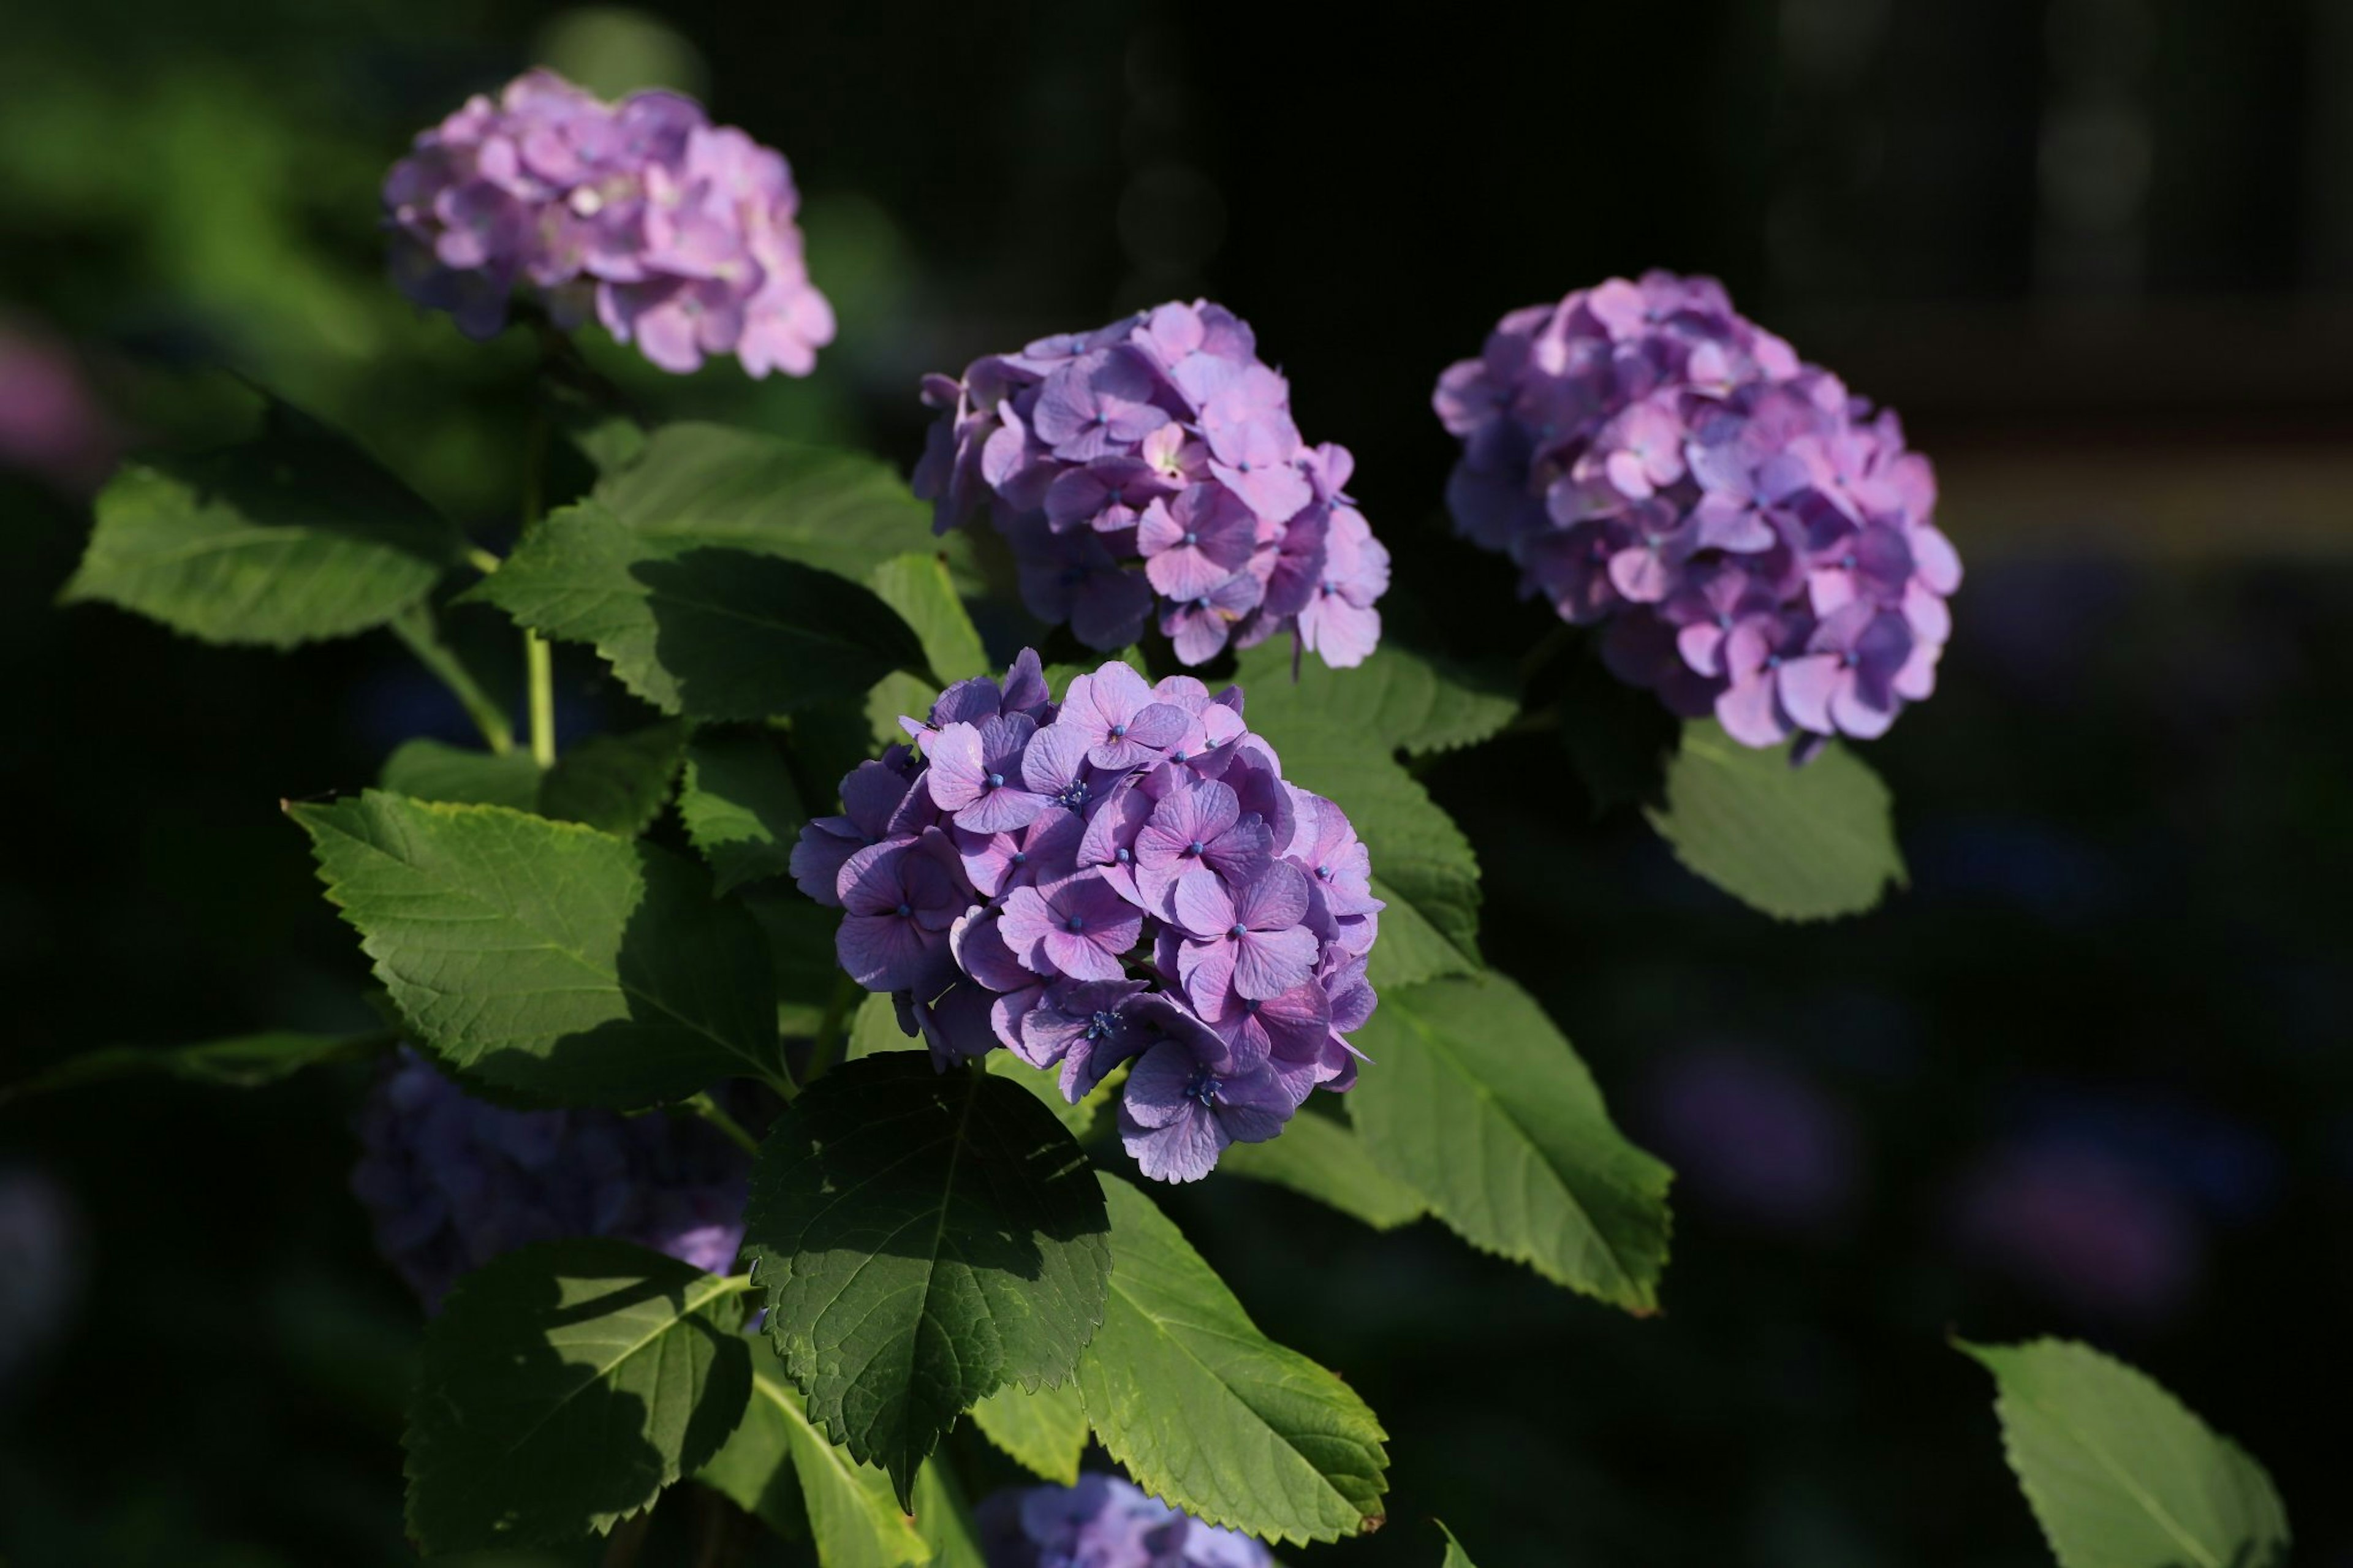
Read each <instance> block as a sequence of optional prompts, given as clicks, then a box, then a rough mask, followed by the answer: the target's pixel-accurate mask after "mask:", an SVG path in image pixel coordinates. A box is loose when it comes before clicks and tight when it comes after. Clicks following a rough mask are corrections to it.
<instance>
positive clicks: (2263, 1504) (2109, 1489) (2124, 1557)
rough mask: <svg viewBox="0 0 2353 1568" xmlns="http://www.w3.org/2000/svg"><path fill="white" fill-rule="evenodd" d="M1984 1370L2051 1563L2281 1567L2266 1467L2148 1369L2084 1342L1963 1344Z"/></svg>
mask: <svg viewBox="0 0 2353 1568" xmlns="http://www.w3.org/2000/svg"><path fill="white" fill-rule="evenodd" d="M1959 1348H1960V1349H1961V1350H1963V1351H1964V1352H1967V1353H1968V1354H1969V1355H1972V1356H1974V1357H1976V1358H1977V1359H1978V1361H1979V1362H1981V1363H1984V1364H1985V1366H1986V1368H1987V1369H1988V1370H1989V1371H1990V1372H1991V1373H1993V1376H1994V1384H1995V1385H1996V1387H1997V1388H1998V1389H1999V1390H2000V1397H1999V1398H1998V1399H1997V1400H1996V1401H1995V1404H1994V1409H1995V1411H1996V1412H1997V1413H1998V1414H1999V1415H2000V1417H2001V1433H2002V1442H2003V1446H2004V1447H2005V1448H2006V1449H2007V1450H2008V1452H2009V1455H2010V1468H2011V1469H2013V1470H2015V1471H2017V1472H2018V1480H2019V1485H2020V1486H2021V1487H2022V1488H2023V1489H2025V1492H2026V1500H2027V1502H2028V1503H2029V1504H2030V1505H2031V1506H2032V1508H2033V1510H2034V1517H2035V1518H2036V1519H2037V1520H2038V1521H2041V1523H2042V1533H2043V1535H2044V1537H2045V1538H2046V1539H2048V1540H2049V1542H2051V1551H2052V1555H2054V1556H2055V1557H2057V1558H2058V1559H2059V1564H2060V1568H2281V1565H2283V1564H2284V1563H2286V1562H2287V1552H2288V1545H2289V1534H2288V1524H2287V1510H2285V1509H2284V1508H2283V1507H2282V1506H2281V1504H2280V1500H2279V1493H2278V1492H2276V1491H2274V1489H2273V1488H2272V1482H2271V1478H2270V1477H2269V1476H2267V1475H2265V1474H2264V1473H2263V1467H2262V1466H2261V1465H2259V1464H2257V1463H2256V1462H2255V1461H2254V1460H2253V1458H2250V1457H2249V1456H2248V1454H2247V1452H2246V1450H2245V1449H2243V1448H2242V1447H2239V1446H2238V1445H2237V1444H2236V1443H2233V1442H2232V1441H2231V1440H2230V1439H2229V1438H2228V1437H2221V1436H2216V1435H2215V1434H2214V1432H2213V1431H2212V1429H2211V1428H2210V1427H2209V1426H2207V1425H2206V1424H2205V1423H2204V1422H2203V1421H2200V1419H2199V1418H2198V1417H2197V1416H2196V1415H2193V1414H2192V1413H2191V1412H2190V1411H2189V1410H2188V1409H2187V1408H2185V1407H2184V1406H2183V1405H2182V1404H2181V1402H2180V1401H2179V1400H2178V1399H2176V1398H2174V1397H2173V1395H2172V1394H2168V1393H2167V1392H2166V1391H2165V1390H2164V1389H2163V1388H2162V1387H2160V1386H2159V1385H2158V1384H2157V1383H2156V1382H2154V1381H2153V1380H2152V1379H2150V1378H2149V1377H2147V1375H2146V1374H2144V1373H2140V1372H2137V1371H2135V1370H2134V1369H2133V1368H2131V1367H2129V1366H2126V1365H2125V1364H2124V1363H2122V1362H2119V1361H2115V1360H2112V1359H2110V1358H2109V1357H2107V1356H2105V1355H2102V1354H2101V1353H2100V1352H2097V1351H2095V1350H2093V1349H2092V1348H2091V1347H2090V1346H2088V1345H2080V1344H2074V1343H2072V1342H2067V1341H2063V1340H2035V1341H2032V1342H2029V1343H2026V1344H2020V1345H1972V1344H1962V1345H1961V1346H1960V1347H1959Z"/></svg>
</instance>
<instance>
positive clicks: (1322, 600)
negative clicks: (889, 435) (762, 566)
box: [915, 300, 1389, 669]
mask: <svg viewBox="0 0 2353 1568" xmlns="http://www.w3.org/2000/svg"><path fill="white" fill-rule="evenodd" d="M923 400H924V401H925V402H926V403H928V404H930V405H932V406H933V407H934V408H936V409H938V410H939V411H940V416H939V419H938V420H937V421H936V422H935V423H934V425H933V426H932V430H931V435H930V437H929V440H928V442H927V444H926V445H925V447H924V448H923V461H922V462H921V463H920V464H918V465H917V466H916V468H915V493H916V494H917V495H918V496H921V497H923V499H925V500H930V501H932V502H933V503H934V506H935V507H936V508H937V516H938V523H937V526H938V528H939V530H940V531H941V532H943V533H944V532H946V531H949V530H950V529H953V528H958V527H963V526H965V525H967V524H970V523H972V522H974V521H976V520H978V519H981V518H983V517H985V518H986V519H987V522H988V524H989V526H991V527H992V528H994V529H995V530H996V531H997V532H998V533H999V534H1001V535H1003V536H1004V538H1005V541H1006V542H1007V543H1008V544H1009V545H1010V546H1011V547H1012V550H1013V553H1014V557H1015V559H1016V560H1017V561H1018V563H1019V567H1020V580H1021V599H1022V602H1023V604H1025V605H1028V607H1029V612H1030V614H1032V615H1034V616H1038V618H1039V619H1040V620H1043V621H1048V622H1052V623H1056V624H1060V623H1063V622H1067V623H1069V625H1070V627H1071V631H1073V632H1074V633H1076V634H1077V636H1078V638H1079V640H1080V641H1081V642H1082V643H1084V644H1086V646H1087V647H1092V648H1099V649H1104V650H1110V649H1115V648H1119V647H1125V646H1126V645H1127V644H1129V643H1132V642H1134V641H1135V639H1136V637H1138V636H1139V635H1140V634H1141V633H1142V632H1143V630H1144V628H1145V626H1146V625H1147V624H1150V625H1155V626H1158V628H1159V629H1160V631H1161V632H1162V633H1163V634H1165V635H1166V637H1168V639H1169V643H1170V646H1171V647H1174V648H1175V650H1176V657H1177V658H1178V659H1180V660H1181V661H1183V662H1184V663H1186V664H1188V665H1198V664H1204V663H1207V662H1208V660H1209V659H1211V658H1215V657H1217V655H1218V653H1219V651H1220V650H1222V649H1224V648H1225V647H1228V646H1229V645H1230V646H1232V647H1252V646H1254V645H1256V644H1258V643H1261V642H1263V641H1265V640H1266V639H1267V638H1269V637H1273V636H1275V635H1276V634H1278V633H1282V632H1288V633H1290V634H1291V635H1292V636H1293V637H1294V638H1295V639H1296V640H1297V642H1298V645H1299V646H1300V647H1302V648H1303V649H1306V650H1309V651H1312V652H1314V653H1315V654H1316V655H1318V656H1319V657H1321V658H1323V660H1324V663H1326V664H1328V665H1331V666H1332V667H1334V668H1343V669H1345V668H1354V667H1355V666H1356V665H1359V664H1362V663H1363V662H1364V661H1365V660H1366V658H1368V657H1370V655H1371V654H1372V651H1373V649H1374V647H1376V646H1377V644H1378V643H1379V641H1380V637H1381V616H1380V611H1379V610H1377V608H1375V607H1374V605H1375V601H1377V599H1379V598H1380V596H1381V595H1383V594H1384V593H1386V592H1388V585H1389V553H1388V550H1386V549H1385V548H1383V547H1382V545H1381V542H1380V541H1378V540H1377V539H1375V538H1374V537H1373V531H1372V528H1371V526H1370V525H1369V524H1368V523H1366V521H1365V517H1364V514H1363V513H1362V512H1360V511H1358V510H1356V503H1355V502H1354V501H1353V500H1350V499H1349V497H1348V495H1347V492H1346V490H1345V489H1344V487H1345V485H1346V484H1347V483H1348V479H1349V477H1350V476H1351V475H1352V474H1353V473H1354V472H1355V471H1356V459H1355V458H1353V457H1351V456H1350V455H1349V453H1348V449H1347V448H1346V447H1341V446H1336V445H1333V444H1330V443H1326V444H1325V445H1324V446H1321V447H1310V446H1308V445H1307V444H1306V442H1305V441H1304V440H1303V438H1302V437H1301V436H1300V434H1299V426H1298V425H1297V424H1296V423H1294V422H1293V419H1292V417H1291V386H1290V384H1289V383H1288V382H1286V381H1284V380H1283V378H1282V375H1280V374H1277V373H1276V372H1275V371H1273V370H1271V369H1270V368H1269V367H1268V366H1267V365H1265V364H1264V363H1261V362H1260V360H1259V358H1258V340H1257V338H1256V336H1255V335H1254V334H1253V333H1252V332H1251V331H1250V327H1249V325H1248V324H1247V323H1245V322H1244V321H1241V320H1240V318H1239V317H1237V316H1236V315H1235V314H1234V313H1233V312H1232V311H1230V310H1227V309H1225V307H1223V306H1221V305H1213V304H1211V303H1209V302H1208V300H1195V301H1194V302H1193V303H1191V304H1189V305H1187V304H1185V303H1183V302H1182V301H1179V300H1171V301H1169V302H1168V303H1167V304H1166V305H1162V306H1160V307H1159V308H1158V309H1156V310H1143V311H1138V312H1136V313H1135V314H1134V315H1133V316H1130V317H1128V318H1126V319H1125V320H1124V321H1113V323H1112V324H1111V325H1109V326H1107V327H1100V328H1097V329H1096V330H1095V331H1092V332H1072V333H1068V334H1065V335H1063V336H1060V337H1051V338H1040V339H1039V340H1038V341H1037V342H1033V343H1030V344H1029V345H1028V346H1027V347H1025V348H1023V349H1022V350H1021V351H1020V352H1019V353H1010V354H993V355H990V356H989V357H987V358H986V359H977V360H975V361H973V362H972V363H970V364H969V365H966V366H965V373H964V379H963V380H961V381H955V380H951V379H949V378H948V377H946V376H944V375H934V376H928V377H926V378H925V379H924V382H923Z"/></svg>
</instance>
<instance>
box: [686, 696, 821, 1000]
mask: <svg viewBox="0 0 2353 1568" xmlns="http://www.w3.org/2000/svg"><path fill="white" fill-rule="evenodd" d="M678 815H679V817H680V820H681V821H682V822H684V823H685V824H686V837H687V840H688V842H690V843H691V844H692V845H693V846H694V847H695V849H696V851H697V852H698V853H700V854H701V855H702V858H704V859H705V860H708V861H710V862H711V871H712V891H713V892H716V893H721V894H724V893H727V892H730V891H732V890H733V889H736V888H739V887H741V886H743V885H744V883H746V882H756V881H759V880H761V879H764V878H767V877H781V876H783V875H784V874H785V870H786V867H787V866H788V865H789V864H790V862H791V860H792V855H793V845H794V843H795V842H796V841H797V839H798V838H799V837H800V832H801V829H802V828H803V827H804V826H807V823H808V819H809V813H808V808H807V807H806V806H804V805H801V795H800V791H799V790H797V789H796V788H795V787H794V786H793V775H792V774H791V773H789V772H788V771H787V770H786V767H785V762H784V759H783V758H782V757H780V756H778V755H777V754H776V742H775V741H774V740H773V739H772V738H771V737H770V736H769V735H768V734H766V733H765V731H758V730H714V731H705V732H702V733H698V734H697V735H696V736H695V737H694V739H693V741H692V742H691V743H690V744H689V745H688V746H687V748H686V784H685V785H684V786H683V787H682V788H681V790H680V791H679V796H678ZM803 901H804V902H808V901H809V900H803ZM831 962H832V961H831V958H830V957H829V956H828V960H827V963H828V966H829V965H830V963H831Z"/></svg>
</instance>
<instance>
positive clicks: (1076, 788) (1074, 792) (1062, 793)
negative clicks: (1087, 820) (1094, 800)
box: [1054, 779, 1087, 811]
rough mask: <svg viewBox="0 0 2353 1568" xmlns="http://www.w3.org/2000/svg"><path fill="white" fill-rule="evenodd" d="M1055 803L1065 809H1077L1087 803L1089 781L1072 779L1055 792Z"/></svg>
mask: <svg viewBox="0 0 2353 1568" xmlns="http://www.w3.org/2000/svg"><path fill="white" fill-rule="evenodd" d="M1054 804H1055V805H1059V806H1060V807H1061V808H1062V809H1063V810H1065V811H1076V810H1078V809H1079V808H1080V807H1081V806H1082V805H1086V804H1087V781H1086V780H1084V779H1072V780H1071V782H1070V783H1069V784H1064V785H1063V786H1062V787H1061V788H1060V790H1058V791H1056V792H1055V795H1054Z"/></svg>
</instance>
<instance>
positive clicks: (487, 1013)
mask: <svg viewBox="0 0 2353 1568" xmlns="http://www.w3.org/2000/svg"><path fill="white" fill-rule="evenodd" d="M287 809H288V810H289V812H290V814H291V815H292V816H293V817H294V819H295V820H296V821H297V822H299V823H300V824H301V826H302V827H303V830H304V831H306V832H307V833H309V834H310V835H311V844H312V849H313V853H314V854H315V855H316V856H317V858H318V862H319V874H320V878H321V879H322V880H323V881H324V882H325V883H326V884H327V897H328V899H329V900H331V901H332V902H333V903H334V904H335V905H336V906H337V907H338V908H340V909H341V910H343V919H344V920H345V921H349V922H350V923H351V924H352V925H353V927H355V928H356V929H357V930H358V931H359V932H360V935H361V937H362V938H363V939H364V940H363V941H362V942H361V947H362V949H363V951H364V952H366V953H367V955H368V956H369V957H370V958H372V959H374V960H375V974H376V978H377V979H378V980H379V981H381V982H382V983H383V984H384V986H385V990H386V991H387V992H389V993H390V994H391V996H392V1000H393V1003H394V1005H396V1007H397V1008H398V1009H399V1011H400V1013H401V1015H402V1016H404V1017H406V1019H407V1020H408V1021H409V1023H410V1025H411V1026H413V1028H414V1029H415V1031H416V1034H417V1037H418V1038H419V1039H420V1040H421V1041H422V1042H423V1043H424V1044H426V1045H427V1046H429V1047H432V1048H433V1050H434V1051H436V1052H437V1053H438V1054H439V1055H440V1056H441V1057H442V1058H445V1059H446V1060H448V1062H449V1063H450V1064H451V1065H453V1066H454V1067H456V1068H459V1069H461V1070H463V1071H467V1072H470V1073H473V1074H476V1075H478V1076H479V1077H480V1078H481V1079H486V1080H488V1081H489V1082H490V1083H491V1084H494V1085H499V1086H502V1087H504V1088H507V1089H516V1090H521V1091H522V1092H523V1093H525V1094H527V1095H531V1096H533V1097H537V1098H539V1099H543V1100H549V1101H553V1102H555V1103H561V1104H570V1105H602V1106H617V1107H623V1108H627V1107H631V1106H637V1105H643V1104H645V1103H647V1102H649V1101H651V1100H672V1099H681V1098H683V1097H685V1096H687V1095H690V1094H693V1093H696V1092H699V1091H700V1090H702V1089H705V1088H707V1087H708V1086H709V1085H710V1084H711V1082H712V1080H713V1079H719V1078H723V1077H727V1076H730V1075H741V1076H751V1077H764V1078H769V1079H773V1078H774V1077H775V1074H776V1062H777V1048H776V997H775V986H774V982H773V981H772V979H771V977H770V973H769V969H768V953H767V948H766V945H765V942H763V941H762V939H761V936H760V932H759V931H758V929H757V928H756V927H754V925H753V924H752V921H751V920H750V917H749V916H747V915H746V914H745V913H744V911H743V910H742V909H741V908H739V907H738V906H737V905H735V904H733V902H723V901H718V900H713V899H712V896H711V883H710V879H709V878H708V877H707V876H706V875H705V874H704V872H703V870H702V868H701V867H699V866H696V865H694V864H693V863H692V862H691V861H688V860H683V859H681V858H679V857H677V856H675V855H672V854H670V852H668V851H667V850H663V849H659V848H656V847H653V846H652V845H649V844H640V843H631V842H629V841H628V840H627V839H621V838H614V837H609V836H607V835H605V834H601V833H597V832H596V831H594V830H593V829H590V828H586V827H582V826H577V825H576V824H573V823H565V822H549V821H546V820H544V819H543V818H540V817H536V816H525V815H523V814H522V813H521V812H516V811H509V810H506V809H504V808H502V807H500V806H491V805H441V804H438V803H428V802H424V801H413V800H405V799H403V798H401V797H400V796H397V795H385V794H382V793H380V792H377V791H374V790H371V791H369V792H368V793H367V794H365V795H361V796H360V797H358V798H357V799H349V800H341V801H335V802H333V803H332V804H329V805H292V806H289V807H288V808H287Z"/></svg>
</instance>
